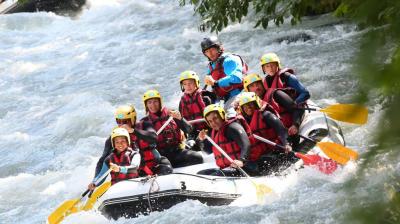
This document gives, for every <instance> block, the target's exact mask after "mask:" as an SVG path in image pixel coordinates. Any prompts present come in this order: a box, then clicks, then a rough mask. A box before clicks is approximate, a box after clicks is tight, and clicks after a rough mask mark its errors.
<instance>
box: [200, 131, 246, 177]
mask: <svg viewBox="0 0 400 224" xmlns="http://www.w3.org/2000/svg"><path fill="white" fill-rule="evenodd" d="M206 139H207V140H208V141H209V142H210V143H211V144H212V145H213V146H215V148H217V150H218V151H219V152H220V153H221V154H222V155H224V156H225V158H226V159H227V160H229V162H231V163H234V161H233V159H232V158H231V157H230V156H229V155H228V154H226V152H225V151H224V150H223V149H222V148H221V147H219V145H217V143H215V142H214V141H213V140H212V139H211V138H210V137H209V136H208V135H206ZM236 168H237V169H238V170H239V171H240V172H241V173H242V174H243V175H245V176H246V177H250V175H249V174H247V173H246V171H244V170H243V169H242V168H241V167H239V166H237V167H236Z"/></svg>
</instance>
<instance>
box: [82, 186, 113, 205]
mask: <svg viewBox="0 0 400 224" xmlns="http://www.w3.org/2000/svg"><path fill="white" fill-rule="evenodd" d="M110 187H111V181H107V182H105V183H103V184H102V185H100V186H99V187H98V188H97V189H96V190H95V191H94V192H93V194H92V195H91V196H90V198H89V200H88V201H87V202H86V204H85V206H83V208H82V210H83V211H89V210H90V209H92V208H93V205H94V203H96V201H97V199H98V198H99V197H101V196H102V195H103V194H104V193H105V192H106V191H107V190H108V189H109V188H110Z"/></svg>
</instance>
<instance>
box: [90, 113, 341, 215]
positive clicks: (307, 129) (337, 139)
mask: <svg viewBox="0 0 400 224" xmlns="http://www.w3.org/2000/svg"><path fill="white" fill-rule="evenodd" d="M299 132H300V134H301V135H303V136H306V137H309V138H312V139H314V140H316V141H321V142H334V143H338V144H341V145H344V144H345V141H344V137H343V134H342V131H341V128H340V127H339V125H338V124H337V123H336V122H335V121H334V120H332V119H331V118H329V117H327V116H326V115H325V114H324V113H321V112H318V111H310V112H305V114H304V118H303V121H302V124H301V126H300V128H299ZM295 151H298V152H302V153H306V154H307V153H309V154H318V155H320V156H323V157H326V155H324V153H323V152H322V151H321V150H320V149H319V147H318V146H317V145H316V144H315V142H311V141H308V140H301V142H300V145H299V147H298V148H297V149H296V150H295ZM204 159H205V162H204V163H203V164H199V165H193V166H188V167H183V168H178V169H174V173H172V174H170V175H165V176H157V177H152V178H137V179H131V180H126V181H121V182H118V183H117V184H115V185H113V186H112V187H111V188H110V189H109V190H108V191H107V192H106V193H105V194H104V195H103V196H102V197H100V198H99V199H98V202H97V203H96V205H97V209H98V210H99V211H101V213H102V214H103V215H104V216H106V217H108V218H112V219H118V218H120V217H126V218H131V217H136V216H138V215H141V214H144V215H146V214H149V213H150V212H152V211H162V210H165V209H168V208H170V207H172V206H174V205H176V204H178V203H181V202H183V201H186V200H198V201H200V202H201V203H204V204H207V205H209V206H219V205H227V204H230V203H232V202H233V201H234V200H236V199H237V198H239V197H241V196H242V195H243V194H244V193H246V192H249V191H250V190H251V189H254V186H253V184H254V182H255V183H261V182H263V181H265V179H266V178H265V176H260V177H252V178H251V179H252V181H249V179H248V178H245V177H224V176H209V175H199V174H198V172H199V171H202V170H203V171H204V170H206V169H211V168H216V165H215V161H214V158H213V155H212V154H211V155H205V156H204ZM270 159H271V161H273V163H272V165H271V169H270V172H269V173H268V174H266V175H284V174H285V173H287V172H291V171H292V170H293V169H298V168H301V167H302V165H303V161H302V160H301V159H298V158H296V157H294V156H287V155H282V154H276V155H271V158H270Z"/></svg>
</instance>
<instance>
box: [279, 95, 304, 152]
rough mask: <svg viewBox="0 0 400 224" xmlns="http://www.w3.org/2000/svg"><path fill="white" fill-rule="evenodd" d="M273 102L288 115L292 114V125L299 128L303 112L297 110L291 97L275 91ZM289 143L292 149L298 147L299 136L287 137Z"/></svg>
mask: <svg viewBox="0 0 400 224" xmlns="http://www.w3.org/2000/svg"><path fill="white" fill-rule="evenodd" d="M273 97H274V100H275V101H276V102H277V103H278V104H279V106H281V107H283V108H285V110H286V111H287V112H288V113H291V114H292V119H293V124H294V125H295V126H296V127H297V128H299V127H300V123H301V119H302V117H303V114H304V110H298V109H297V104H296V103H295V102H294V100H293V99H292V97H290V96H289V95H288V94H287V93H285V92H284V91H282V90H277V91H275V92H274V95H273ZM288 139H289V142H290V143H292V146H293V147H294V148H297V147H298V144H299V141H300V136H299V135H293V136H289V138H288Z"/></svg>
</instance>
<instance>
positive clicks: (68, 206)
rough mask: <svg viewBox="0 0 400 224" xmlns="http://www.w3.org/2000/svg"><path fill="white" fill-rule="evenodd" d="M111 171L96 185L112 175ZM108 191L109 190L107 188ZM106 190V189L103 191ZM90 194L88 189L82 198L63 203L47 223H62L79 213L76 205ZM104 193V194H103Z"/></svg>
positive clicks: (97, 182) (49, 217)
mask: <svg viewBox="0 0 400 224" xmlns="http://www.w3.org/2000/svg"><path fill="white" fill-rule="evenodd" d="M110 171H111V169H109V170H108V171H107V172H106V173H104V174H103V175H102V176H101V177H100V178H99V179H97V181H96V183H95V185H97V184H99V183H100V182H101V181H102V180H103V179H104V178H106V177H107V175H108V174H109V173H110ZM107 189H108V188H107ZM103 190H104V189H103ZM89 192H90V190H89V189H87V190H86V191H85V192H83V194H82V195H81V197H80V198H76V199H71V200H67V201H65V202H64V203H62V204H61V205H60V206H58V208H57V209H56V210H55V211H54V212H52V213H51V214H50V215H49V216H48V217H47V221H48V223H49V224H57V223H60V222H61V221H62V220H63V219H64V218H65V217H66V216H68V215H70V214H71V213H75V212H78V211H79V209H78V208H76V205H77V204H78V203H79V202H80V201H81V200H82V198H84V197H85V196H86V195H87V194H88V193H89ZM103 193H104V192H103Z"/></svg>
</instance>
